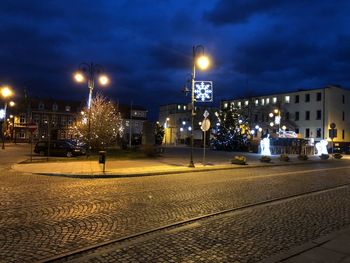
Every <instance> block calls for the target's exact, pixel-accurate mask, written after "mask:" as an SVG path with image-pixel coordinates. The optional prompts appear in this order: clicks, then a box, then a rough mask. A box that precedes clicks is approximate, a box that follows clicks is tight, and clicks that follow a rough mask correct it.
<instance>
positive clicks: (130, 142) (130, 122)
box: [129, 101, 132, 149]
mask: <svg viewBox="0 0 350 263" xmlns="http://www.w3.org/2000/svg"><path fill="white" fill-rule="evenodd" d="M131 125H132V101H131V103H130V123H129V148H130V149H131V131H132V130H131Z"/></svg>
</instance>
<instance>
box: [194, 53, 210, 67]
mask: <svg viewBox="0 0 350 263" xmlns="http://www.w3.org/2000/svg"><path fill="white" fill-rule="evenodd" d="M209 64H210V61H209V58H208V57H207V56H204V55H202V56H200V57H199V58H198V59H197V65H198V67H199V68H200V69H207V68H208V67H209Z"/></svg>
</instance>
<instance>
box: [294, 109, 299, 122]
mask: <svg viewBox="0 0 350 263" xmlns="http://www.w3.org/2000/svg"><path fill="white" fill-rule="evenodd" d="M295 120H296V121H298V120H299V111H296V112H295Z"/></svg>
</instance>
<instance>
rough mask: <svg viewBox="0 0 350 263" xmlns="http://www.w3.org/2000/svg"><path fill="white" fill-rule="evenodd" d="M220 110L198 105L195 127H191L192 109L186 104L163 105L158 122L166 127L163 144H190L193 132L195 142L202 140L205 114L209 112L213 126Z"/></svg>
mask: <svg viewBox="0 0 350 263" xmlns="http://www.w3.org/2000/svg"><path fill="white" fill-rule="evenodd" d="M218 110H219V109H217V108H214V107H206V106H201V105H198V106H196V107H195V112H196V115H195V118H194V127H191V126H192V124H191V114H192V111H191V108H190V107H189V105H187V104H184V103H171V104H166V105H161V106H160V108H159V118H158V122H159V124H160V125H161V126H163V127H164V138H163V143H164V144H165V145H167V144H172V145H176V144H183V143H189V139H190V136H191V130H192V128H193V129H194V130H193V136H194V139H195V140H202V134H203V132H202V130H201V128H200V127H201V122H202V121H203V119H204V116H203V114H204V112H205V111H208V112H209V116H208V119H209V120H210V121H211V125H212V126H213V125H216V122H217V117H216V114H215V112H217V111H218Z"/></svg>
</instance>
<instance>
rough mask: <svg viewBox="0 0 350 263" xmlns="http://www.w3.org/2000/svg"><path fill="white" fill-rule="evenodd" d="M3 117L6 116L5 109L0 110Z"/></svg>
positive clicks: (0, 115) (0, 116) (0, 117)
mask: <svg viewBox="0 0 350 263" xmlns="http://www.w3.org/2000/svg"><path fill="white" fill-rule="evenodd" d="M3 118H5V110H4V109H1V110H0V119H3Z"/></svg>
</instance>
